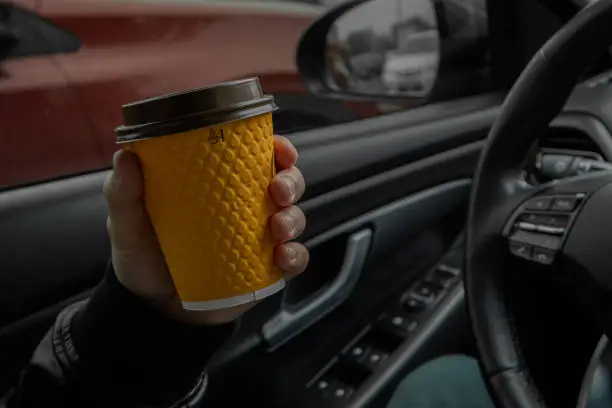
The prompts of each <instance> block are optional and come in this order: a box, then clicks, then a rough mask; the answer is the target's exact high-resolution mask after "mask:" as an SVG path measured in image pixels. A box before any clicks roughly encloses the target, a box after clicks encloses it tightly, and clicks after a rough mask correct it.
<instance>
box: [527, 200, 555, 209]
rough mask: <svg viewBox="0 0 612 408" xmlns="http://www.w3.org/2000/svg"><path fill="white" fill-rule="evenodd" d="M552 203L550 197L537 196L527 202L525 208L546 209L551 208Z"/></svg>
mask: <svg viewBox="0 0 612 408" xmlns="http://www.w3.org/2000/svg"><path fill="white" fill-rule="evenodd" d="M551 205H552V198H550V197H536V198H532V199H531V200H529V201H527V202H526V203H525V209H527V210H538V211H546V210H548V209H550V206H551Z"/></svg>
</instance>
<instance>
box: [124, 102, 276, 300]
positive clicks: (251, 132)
mask: <svg viewBox="0 0 612 408" xmlns="http://www.w3.org/2000/svg"><path fill="white" fill-rule="evenodd" d="M213 129H214V130H215V131H216V132H220V131H221V130H222V131H223V136H224V138H223V140H222V141H218V142H217V143H211V142H210V140H209V134H210V133H209V132H210V128H203V129H197V130H193V131H189V132H185V133H181V134H177V135H172V136H165V137H159V138H152V139H146V140H142V141H138V142H135V143H133V144H132V145H131V146H130V147H129V148H130V149H131V150H134V151H135V152H136V153H137V154H138V155H139V156H140V159H141V162H142V167H143V172H144V175H145V201H146V204H147V209H148V211H149V213H150V215H151V219H152V221H153V224H154V227H155V230H156V233H157V235H158V239H159V241H160V244H161V247H162V250H163V252H164V255H165V257H166V262H167V264H168V266H169V268H170V271H171V273H172V276H173V279H174V281H175V285H176V287H177V291H178V292H179V296H180V297H181V299H182V300H183V301H188V302H197V301H206V300H216V299H223V298H228V297H232V296H236V295H241V294H245V293H250V292H253V291H255V290H259V289H263V288H265V287H268V286H270V285H272V284H274V283H276V282H278V281H279V280H280V279H281V278H282V274H281V273H280V271H278V270H277V269H276V267H275V266H274V262H273V242H272V240H271V237H270V235H269V232H268V229H267V219H268V216H269V214H270V208H268V205H269V204H268V198H267V194H268V193H267V190H268V185H269V183H270V180H271V177H272V174H273V171H270V167H271V163H273V160H272V155H273V149H274V139H273V136H272V118H271V114H265V115H261V116H256V117H253V118H250V119H245V120H242V121H239V122H234V123H229V124H225V125H219V126H214V127H213Z"/></svg>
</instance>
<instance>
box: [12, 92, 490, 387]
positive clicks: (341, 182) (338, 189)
mask: <svg viewBox="0 0 612 408" xmlns="http://www.w3.org/2000/svg"><path fill="white" fill-rule="evenodd" d="M499 100H500V98H499V97H492V96H490V95H489V96H484V97H483V98H482V100H480V101H478V100H475V99H470V100H468V101H463V102H461V101H457V102H456V103H455V104H449V103H445V104H440V105H439V106H437V108H436V107H435V106H431V107H429V108H428V111H430V112H435V113H436V114H431V116H430V121H425V120H423V119H422V118H423V117H424V116H423V115H422V114H418V115H415V114H413V112H412V111H406V112H402V113H397V114H393V115H388V116H383V117H380V118H372V119H368V120H365V121H363V125H362V126H356V124H355V123H348V124H346V125H337V126H333V127H329V128H322V129H315V130H309V131H305V132H300V133H295V134H292V135H289V138H290V139H291V140H292V141H293V142H294V143H295V144H296V146H297V147H298V149H299V153H300V159H299V160H300V162H299V166H300V168H301V170H302V171H303V172H304V175H305V177H306V180H307V183H308V189H309V193H308V195H307V197H306V198H305V200H304V201H303V203H302V204H301V206H302V208H303V209H304V211H305V213H306V215H307V217H308V220H309V224H308V228H307V231H306V232H305V235H304V238H303V240H304V241H305V242H309V243H311V244H312V261H311V267H310V268H309V273H308V274H306V275H304V277H303V278H302V277H300V278H298V279H296V281H295V282H293V283H290V285H289V289H288V290H287V293H286V295H285V306H287V307H289V308H293V309H292V310H293V311H296V310H299V308H300V307H301V306H302V305H303V303H300V302H308V299H311V296H313V292H316V291H317V290H319V291H324V290H326V288H327V286H328V285H329V284H330V283H331V282H333V281H334V279H335V278H336V277H337V275H338V273H339V272H340V270H341V269H342V268H341V266H342V261H343V260H344V258H345V251H346V245H347V239H348V237H350V236H351V234H354V233H358V232H359V231H363V230H364V229H367V230H370V231H371V233H372V236H371V242H372V243H373V246H372V247H370V248H369V250H368V254H367V257H366V258H365V263H364V267H363V271H362V276H361V277H360V278H359V281H358V283H357V284H356V285H355V289H354V291H353V293H352V294H351V295H350V296H349V297H348V299H346V300H345V301H344V302H343V303H342V304H341V305H340V306H338V307H335V309H333V311H332V310H331V309H332V308H330V310H325V312H329V315H328V316H327V317H325V318H323V319H321V320H319V319H320V318H321V317H322V316H321V315H319V314H317V316H316V319H314V320H319V321H318V322H317V323H316V324H313V325H312V327H310V328H308V329H306V326H307V325H304V326H301V324H300V325H299V327H297V329H296V330H298V331H300V332H302V333H301V334H300V335H299V336H297V335H296V334H297V333H292V332H291V331H290V335H291V337H293V336H295V337H294V338H293V339H292V340H291V341H290V342H288V343H287V344H285V345H283V346H282V347H280V348H279V349H278V350H277V351H276V352H274V353H270V352H269V351H268V350H269V348H270V347H269V344H266V343H265V342H262V335H261V330H262V327H263V326H264V325H265V323H266V322H268V321H269V320H270V319H271V318H272V317H273V316H274V315H275V314H277V313H278V312H279V308H280V307H281V306H282V305H283V297H282V296H281V295H278V296H273V297H272V298H269V299H267V300H265V301H264V302H262V303H261V304H260V305H258V306H257V307H256V308H255V309H254V310H253V311H252V313H250V314H249V315H248V316H247V317H245V318H244V319H243V324H242V328H241V331H240V332H239V333H238V335H237V336H236V337H235V338H234V339H233V341H232V342H231V344H230V345H229V346H228V347H227V348H226V349H225V350H226V351H224V352H222V353H220V355H219V358H218V360H217V361H216V362H215V364H214V367H216V370H217V371H218V372H219V378H223V373H224V372H226V370H231V372H233V373H235V371H234V369H231V367H234V366H235V364H236V362H235V360H236V359H237V357H238V356H241V358H240V359H239V360H240V364H245V363H248V362H249V361H253V360H251V359H252V358H253V359H256V361H261V360H257V359H258V358H259V359H261V358H262V357H261V356H262V355H263V356H264V357H265V358H267V359H269V361H270V364H271V365H272V366H274V364H280V363H283V365H284V366H285V365H286V364H287V363H288V362H290V361H294V362H295V367H296V368H297V367H304V366H305V365H307V363H308V362H305V361H297V360H295V359H296V358H297V357H295V356H293V357H292V356H291V355H292V354H291V353H292V350H293V351H294V350H296V349H298V348H299V347H303V346H304V344H305V343H306V344H308V343H309V342H310V345H309V346H308V347H310V346H312V344H313V343H312V342H313V339H315V340H316V339H318V340H319V341H321V342H322V343H321V344H317V348H319V347H320V349H321V350H322V351H323V350H325V349H326V345H327V346H329V345H331V344H335V343H337V342H341V341H344V338H343V336H342V335H341V333H342V332H344V331H346V332H347V333H348V332H350V331H351V330H354V325H355V324H357V323H356V322H357V321H360V320H361V319H362V318H363V317H364V316H366V315H367V313H368V312H367V310H369V309H371V308H372V307H373V305H377V304H381V302H385V301H386V297H387V296H388V293H391V292H395V291H397V290H399V288H401V287H404V286H405V285H407V284H409V283H410V282H411V281H412V280H414V277H415V276H416V275H418V273H420V272H421V271H424V270H427V268H430V267H431V265H433V264H434V263H435V262H436V261H437V260H438V259H440V257H441V256H442V255H443V253H444V251H445V250H446V249H447V248H448V247H449V245H450V244H451V243H452V242H453V241H454V239H455V238H456V236H457V235H458V234H459V233H460V231H461V228H462V222H463V218H464V211H465V204H466V201H467V192H468V190H469V180H468V179H469V178H470V177H471V175H472V173H473V171H474V169H475V166H476V163H477V160H478V155H479V152H480V150H481V148H482V143H483V139H484V138H485V137H486V134H487V132H488V129H489V127H490V125H491V123H492V121H493V119H494V117H495V112H496V109H498V106H497V104H495V103H492V101H497V102H498V101H499ZM467 106H469V107H471V109H467V108H466V107H467ZM421 113H422V112H421ZM419 117H420V118H421V120H418V118H419ZM425 117H428V116H427V115H425ZM407 123H409V124H407ZM364 129H365V130H364ZM332 153H333V154H332ZM360 161H363V162H360ZM107 173H108V172H107V171H102V172H97V173H91V174H86V175H80V176H76V177H71V178H66V179H63V180H57V181H53V182H49V183H44V184H39V185H31V186H28V187H25V188H21V189H11V190H5V191H3V192H0V237H2V238H3V242H6V244H5V245H3V246H2V247H1V248H0V265H2V270H1V272H0V299H1V300H0V311H2V314H1V315H0V317H1V319H0V347H7V348H3V349H10V350H11V351H12V352H11V353H10V355H7V354H3V356H2V357H1V358H2V361H0V365H2V366H3V367H5V369H3V373H2V374H3V377H2V378H0V389H6V387H7V386H9V385H10V381H9V378H13V379H14V378H15V376H16V374H17V370H18V367H19V366H20V365H21V364H23V363H24V362H25V360H26V359H27V356H28V354H29V353H30V352H31V350H32V347H33V345H34V344H35V343H36V341H38V339H39V338H40V336H41V335H42V333H43V332H44V330H45V328H46V327H48V326H49V325H50V324H51V321H52V319H53V316H54V315H55V314H56V313H57V312H58V311H59V310H60V309H61V307H62V306H63V305H65V304H66V303H68V300H67V299H70V300H72V299H78V298H83V297H86V296H87V293H88V292H87V291H88V290H89V289H91V288H92V287H93V286H94V285H95V282H97V281H98V280H99V279H100V277H101V276H102V274H103V272H104V269H105V267H106V263H107V261H108V257H109V244H108V238H107V234H106V231H105V217H106V207H105V203H104V200H103V197H102V194H101V189H102V183H103V180H104V178H105V177H106V175H107ZM360 217H361V218H360ZM388 263H392V264H393V265H395V266H393V267H383V265H386V264H388ZM398 268H399V269H402V270H403V271H402V273H397V270H398ZM302 280H303V281H302ZM364 285H365V286H364ZM373 289H374V291H375V293H371V290H373ZM368 293H370V294H369V295H368ZM304 299H307V300H304ZM363 299H367V301H364V300H363ZM334 306H336V305H334ZM361 307H363V308H364V309H363V310H362V309H361ZM355 308H357V309H355ZM338 316H340V317H338ZM338 319H340V321H344V320H346V321H347V322H351V321H353V320H354V321H355V322H354V324H349V323H347V326H346V328H345V327H344V325H338V323H337V322H338ZM310 323H312V322H310ZM327 329H329V330H332V329H334V330H336V331H338V333H339V338H338V339H336V338H329V339H325V340H323V339H321V336H320V333H321V330H327ZM292 330H293V329H292ZM332 337H333V336H332ZM24 339H28V341H23V340H24ZM324 343H325V344H324ZM308 347H307V348H308ZM308 350H309V352H310V351H311V350H310V348H308ZM260 352H261V353H263V354H261V353H260ZM299 354H300V353H298V355H299ZM315 354H317V353H315ZM248 356H253V357H248ZM302 357H303V356H302ZM266 361H268V360H266ZM311 363H312V364H315V363H316V364H318V363H319V359H318V358H317V356H314V357H313V358H312V362H311ZM266 364H267V363H266ZM310 371H311V369H309V370H306V371H305V372H310ZM287 378H292V377H291V375H288V376H287ZM211 398H214V396H213V397H211Z"/></svg>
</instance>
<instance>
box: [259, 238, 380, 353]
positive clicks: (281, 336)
mask: <svg viewBox="0 0 612 408" xmlns="http://www.w3.org/2000/svg"><path fill="white" fill-rule="evenodd" d="M371 242H372V230H370V229H363V230H360V231H358V232H355V233H353V234H351V235H350V236H349V238H348V242H347V245H346V252H345V255H344V260H343V261H342V266H341V267H340V273H338V275H337V276H336V278H335V279H334V280H333V281H332V282H331V283H330V284H329V285H328V286H327V287H326V288H325V289H324V290H322V291H320V292H317V293H315V294H314V295H313V296H312V297H311V298H309V299H306V300H304V301H303V305H301V306H300V307H299V308H298V309H297V310H288V309H282V310H280V311H279V312H278V313H277V314H276V315H275V316H273V317H272V318H270V320H268V321H267V322H266V323H265V324H264V325H263V328H262V336H263V340H264V341H265V342H266V343H268V345H269V346H270V348H271V349H274V348H277V347H279V346H281V345H283V344H284V343H286V342H287V341H289V340H290V339H291V338H292V337H294V336H296V335H297V334H299V333H300V332H302V331H304V330H305V329H306V328H308V327H309V326H311V325H312V324H314V323H315V322H317V321H318V320H320V319H321V318H323V317H324V316H325V315H327V314H328V313H329V312H331V311H332V310H334V309H335V308H336V307H337V306H338V305H340V304H341V303H342V302H344V301H345V300H346V298H348V297H349V295H350V294H351V292H352V291H353V289H354V288H355V285H356V284H357V281H358V280H359V277H360V276H361V271H362V270H363V266H364V264H365V261H366V257H367V253H368V249H369V248H370V245H371Z"/></svg>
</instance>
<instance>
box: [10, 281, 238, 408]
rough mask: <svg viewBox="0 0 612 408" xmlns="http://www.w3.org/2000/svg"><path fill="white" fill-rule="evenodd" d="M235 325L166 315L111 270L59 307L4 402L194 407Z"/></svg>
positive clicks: (90, 407)
mask: <svg viewBox="0 0 612 408" xmlns="http://www.w3.org/2000/svg"><path fill="white" fill-rule="evenodd" d="M234 331H235V325H234V324H226V325H219V326H192V325H187V324H183V323H178V322H176V321H174V320H171V319H169V318H167V317H164V316H162V315H161V314H160V313H157V312H156V310H155V309H153V308H152V307H151V306H150V305H149V304H148V303H147V302H146V301H144V300H142V299H140V298H139V297H137V296H135V295H134V294H132V293H131V292H129V291H128V290H127V289H125V288H124V287H123V286H122V285H121V284H120V283H119V282H118V281H117V278H116V277H115V274H114V272H113V271H112V270H111V271H109V272H108V273H107V274H106V276H105V278H104V280H103V281H102V283H101V284H100V285H99V286H98V287H97V289H96V291H95V292H94V294H93V296H92V297H91V298H90V299H89V300H87V301H83V302H79V303H76V304H74V305H72V306H70V307H68V308H66V309H65V310H64V311H63V312H62V313H60V315H59V316H58V318H57V320H56V322H55V325H54V327H53V328H52V329H51V330H50V331H49V332H48V333H47V335H46V336H45V338H44V339H43V341H42V342H41V343H40V345H39V346H38V348H37V349H36V351H35V352H34V355H33V357H32V359H31V361H30V363H29V364H28V366H27V367H26V368H25V369H24V371H23V375H22V378H21V381H20V383H19V386H18V388H17V389H16V390H14V392H13V394H12V395H11V396H10V397H9V398H5V400H6V401H7V402H5V405H6V406H7V407H8V408H34V407H36V408H39V407H56V406H57V407H65V408H70V407H80V408H94V407H100V408H102V407H113V408H115V407H183V406H191V405H192V404H193V403H194V402H195V401H196V400H198V399H200V398H201V396H202V395H203V393H204V390H205V387H206V376H205V367H206V364H207V362H208V361H209V359H210V358H211V357H212V355H213V354H214V353H215V352H216V351H217V350H218V348H219V347H220V346H221V345H222V344H223V343H224V342H225V341H227V340H228V339H229V337H230V336H231V335H232V334H233V332H234ZM2 352H10V350H3V351H2ZM1 406H2V404H1V403H0V407H1Z"/></svg>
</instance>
